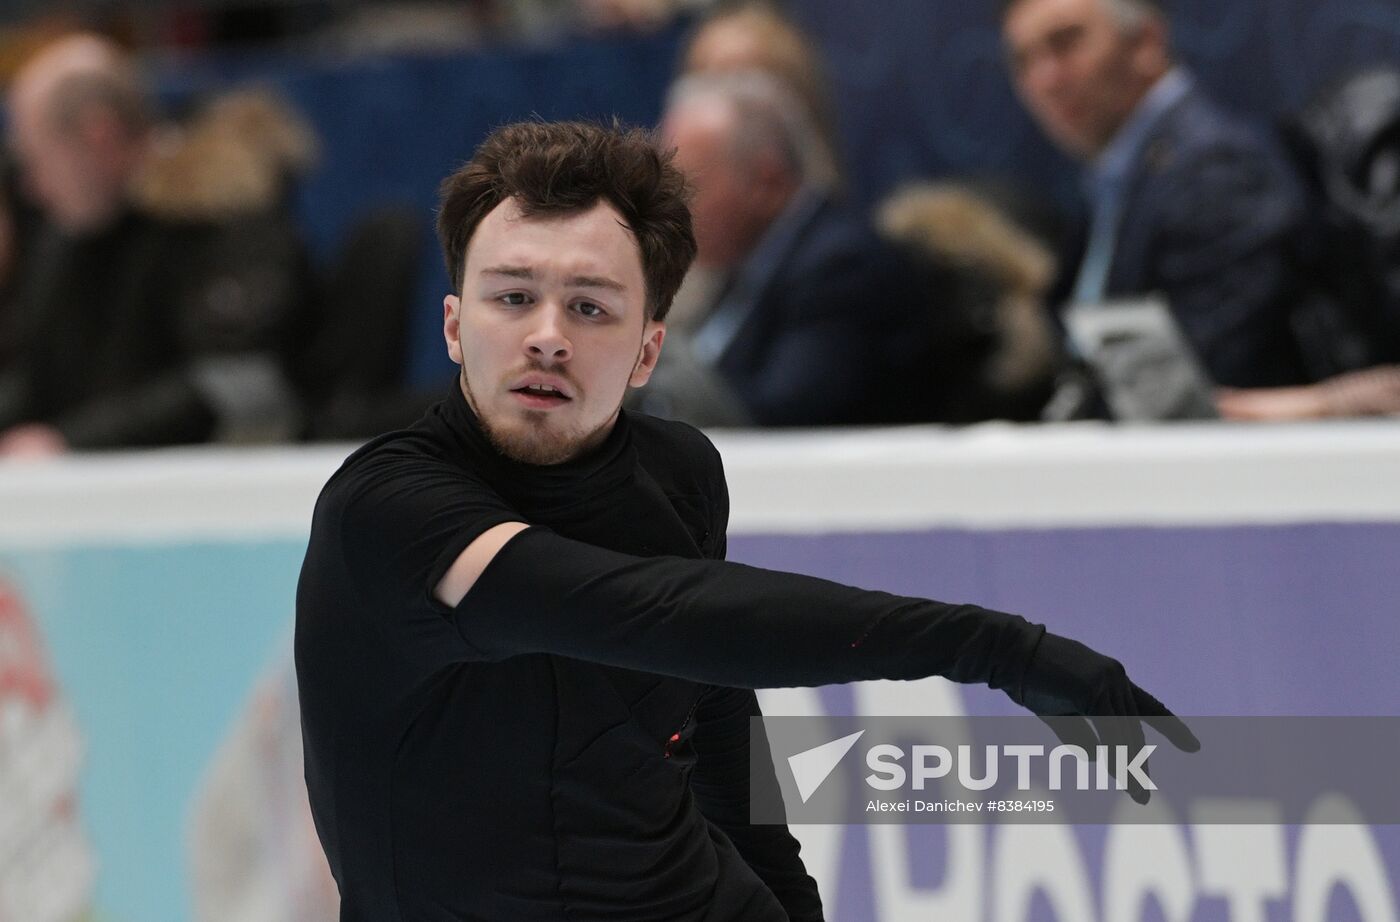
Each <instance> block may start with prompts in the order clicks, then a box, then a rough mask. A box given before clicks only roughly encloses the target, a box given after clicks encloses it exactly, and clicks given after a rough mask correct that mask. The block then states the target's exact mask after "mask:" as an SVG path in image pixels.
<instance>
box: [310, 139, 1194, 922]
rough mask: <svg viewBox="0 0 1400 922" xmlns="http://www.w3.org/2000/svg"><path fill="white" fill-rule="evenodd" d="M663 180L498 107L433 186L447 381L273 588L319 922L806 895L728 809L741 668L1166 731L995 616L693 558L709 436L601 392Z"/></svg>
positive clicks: (623, 346) (662, 242) (624, 340)
mask: <svg viewBox="0 0 1400 922" xmlns="http://www.w3.org/2000/svg"><path fill="white" fill-rule="evenodd" d="M682 188H683V180H682V178H681V176H680V174H679V173H678V172H677V171H676V170H675V169H674V168H672V167H671V166H670V165H669V163H668V162H667V161H666V158H665V157H664V156H663V155H661V154H660V153H659V152H658V151H657V149H656V148H655V147H654V146H653V145H652V144H651V143H650V139H649V138H648V137H647V136H646V135H644V134H642V133H639V132H636V133H625V132H621V131H618V130H613V129H607V128H602V127H598V126H594V125H584V124H569V123H565V124H543V123H526V124H519V125H510V126H506V127H504V128H502V129H499V130H498V131H496V132H495V133H493V134H492V135H491V136H490V137H489V138H487V140H486V141H485V142H484V143H483V144H482V146H481V147H480V148H479V149H478V150H477V152H476V154H475V156H474V157H473V159H472V160H471V162H470V163H468V164H467V165H466V166H465V167H463V168H462V169H461V170H460V171H458V172H457V173H455V174H454V175H453V176H451V177H449V179H448V180H447V181H446V183H445V184H444V187H443V203H442V208H441V211H440V214H439V225H438V226H439V232H440V234H441V236H442V240H443V245H444V247H443V248H444V251H445V254H446V260H447V265H448V268H449V272H450V274H451V276H452V278H453V282H454V293H453V294H450V295H448V296H447V297H446V298H445V299H444V305H443V306H444V311H443V315H444V319H443V330H444V335H445V338H446V341H447V349H448V352H449V354H450V355H451V356H452V358H453V359H454V360H455V361H456V362H458V363H459V364H460V365H461V366H462V373H461V376H460V379H459V380H458V381H457V382H454V386H453V387H452V389H451V391H450V393H449V394H448V395H447V398H446V399H445V400H444V401H442V402H441V403H439V404H437V405H436V406H435V407H433V408H432V409H431V410H430V411H429V412H428V414H427V415H426V416H425V417H424V418H423V419H422V420H421V421H420V422H418V423H417V424H416V425H414V426H413V427H411V428H409V429H405V430H402V431H399V432H394V433H390V434H388V435H385V436H382V437H381V438H379V439H377V440H375V441H373V442H371V443H369V444H368V445H366V446H365V447H364V448H362V449H360V450H359V451H357V452H356V453H355V454H354V455H352V456H351V457H350V458H349V459H348V460H347V461H346V463H345V464H344V466H343V467H342V468H341V469H340V470H339V471H338V472H337V473H336V474H335V475H334V476H333V477H332V479H331V481H330V482H329V483H328V484H327V485H326V488H325V490H324V491H323V492H322V495H321V498H320V500H319V501H318V503H317V507H316V512H315V517H314V520H313V523H312V535H311V541H310V544H309V546H308V549H307V555H306V560H305V563H304V565H303V568H302V573H301V580H300V584H299V586H298V591H297V629H296V665H297V680H298V686H299V697H300V702H301V715H302V728H303V738H304V741H305V757H306V780H307V786H308V789H309V793H310V800H311V807H312V814H313V816H314V818H315V822H316V829H317V832H318V834H319V836H320V839H321V843H322V845H323V847H324V848H325V850H326V854H327V857H328V858H329V861H330V866H331V869H332V871H333V873H334V875H335V878H336V881H337V883H338V885H339V888H340V894H341V900H342V904H341V919H343V920H347V922H361V920H376V922H378V920H384V919H412V920H415V922H417V920H467V919H511V920H515V922H530V920H554V922H562V920H564V919H571V920H602V919H607V920H638V922H640V920H657V919H666V920H672V922H701V920H705V922H788V920H800V922H815V920H820V919H821V918H822V907H821V900H820V898H819V896H818V893H817V888H816V885H815V883H814V882H813V881H812V879H811V878H810V877H809V876H808V875H807V873H806V870H805V869H804V867H803V864H802V861H801V858H800V857H799V855H798V847H797V843H796V841H795V840H794V839H793V838H792V836H791V835H790V834H789V833H788V830H787V829H786V827H784V826H781V825H751V824H750V822H749V799H750V796H751V795H752V796H762V794H761V793H755V792H753V791H751V789H750V776H749V746H750V739H749V719H750V717H751V716H756V715H758V714H759V709H758V704H757V699H756V698H755V696H754V693H753V691H752V689H753V688H755V687H759V686H770V685H771V686H793V685H815V684H822V683H830V682H847V681H854V680H859V679H874V678H881V677H883V678H915V677H922V676H926V675H931V674H939V675H945V676H948V677H950V678H952V679H954V680H957V681H964V682H986V683H989V684H990V685H992V686H993V687H995V688H1000V689H1004V690H1006V691H1007V693H1008V694H1010V695H1011V696H1012V698H1013V699H1015V700H1016V701H1018V702H1022V703H1024V704H1025V705H1026V706H1027V707H1029V708H1031V709H1032V710H1034V711H1036V712H1037V713H1041V714H1096V715H1115V714H1116V715H1129V719H1128V720H1124V721H1107V722H1104V721H1099V722H1098V723H1096V724H1095V726H1096V728H1097V729H1098V730H1099V732H1100V733H1101V734H1104V735H1106V736H1107V737H1108V738H1109V740H1110V741H1118V740H1121V741H1122V742H1124V743H1139V742H1140V741H1141V739H1142V726H1141V722H1140V721H1139V719H1138V716H1137V715H1143V716H1144V717H1145V718H1147V719H1149V720H1152V721H1153V723H1154V725H1156V726H1158V727H1159V728H1160V729H1162V730H1163V731H1164V732H1165V733H1167V734H1168V737H1169V738H1171V739H1173V740H1174V741H1176V742H1178V744H1180V745H1184V746H1187V747H1190V746H1192V745H1194V744H1193V738H1192V737H1191V735H1190V731H1189V730H1186V729H1185V727H1184V726H1182V725H1181V724H1180V723H1179V722H1177V721H1176V720H1175V719H1174V718H1172V717H1170V716H1169V714H1168V713H1167V711H1166V710H1165V708H1163V707H1162V706H1161V705H1160V704H1158V703H1157V702H1155V701H1154V700H1153V699H1152V698H1151V697H1150V696H1149V695H1147V694H1146V693H1145V692H1142V691H1141V690H1140V689H1138V688H1137V687H1136V686H1134V685H1133V684H1132V683H1131V682H1130V681H1129V680H1128V678H1127V676H1126V675H1125V674H1124V671H1123V668H1122V666H1120V665H1119V664H1118V663H1116V662H1114V661H1113V660H1110V659H1108V658H1107V657H1104V656H1101V655H1099V654H1097V653H1094V652H1093V651H1091V650H1089V649H1088V648H1086V647H1084V646H1082V645H1080V644H1077V643H1075V642H1073V641H1070V640H1066V639H1064V638H1061V637H1057V636H1056V635H1054V634H1050V633H1047V632H1046V631H1045V629H1044V628H1043V627H1041V626H1039V625H1033V624H1030V623H1028V622H1026V621H1024V620H1022V619H1021V618H1018V617H1016V616H1014V615H1007V614H1001V613H998V612H992V611H988V610H985V609H981V608H977V607H975V606H968V605H945V604H942V603H938V602H930V601H927V600H920V599H907V598H900V597H897V596H892V595H887V594H885V593H879V592H867V591H863V590H858V589H852V588H849V587H846V586H840V585H837V584H835V583H829V582H826V581H823V580H819V579H813V578H809V577H802V576H794V575H790V574H784V573H777V572H772V571H766V570H760V569H755V568H751V567H744V566H740V565H737V564H730V563H726V562H724V561H723V557H724V554H725V529H726V526H727V520H728V511H729V506H728V496H727V492H726V488H725V482H724V473H723V470H722V467H721V463H720V458H719V455H718V454H717V453H716V452H715V450H714V448H713V446H711V444H710V443H709V441H708V440H707V439H706V438H705V436H704V435H702V434H701V433H700V432H699V431H697V430H695V429H693V428H691V427H690V426H688V425H686V424H683V423H679V422H669V421H663V420H659V419H654V418H652V417H648V416H645V415H641V414H634V413H631V412H630V411H623V410H621V409H620V407H621V403H622V397H623V394H624V392H625V391H626V390H627V389H628V388H629V387H640V386H641V385H643V384H645V383H646V382H647V380H648V378H649V377H650V376H651V373H652V371H653V369H655V367H656V363H657V360H658V358H659V356H660V353H661V347H662V343H663V341H664V340H665V337H666V326H665V318H666V312H667V310H668V308H669V307H670V304H671V300H672V298H673V297H674V295H675V291H676V289H677V287H678V286H679V285H680V282H681V279H682V277H683V276H684V274H685V270H686V267H687V266H688V265H689V263H690V260H691V258H692V256H693V254H694V251H695V242H694V237H693V235H692V233H691V229H690V216H689V213H688V212H687V210H686V207H685V204H684V200H683V197H682ZM1088 728H1089V727H1088V725H1087V724H1085V725H1083V729H1085V730H1088ZM1109 728H1114V729H1109ZM754 745H755V746H759V747H761V746H763V743H762V742H761V738H759V737H755V740H754ZM756 758H757V763H756V764H757V765H759V766H762V765H766V764H768V763H767V762H766V761H765V759H766V758H767V757H766V754H764V753H762V752H757V753H756ZM771 778H772V776H771V771H770V772H769V781H770V782H771ZM760 781H761V782H762V781H763V779H762V778H760ZM766 786H768V787H770V788H772V789H774V790H776V786H775V785H772V784H768V785H766ZM1138 793H1139V794H1145V792H1138Z"/></svg>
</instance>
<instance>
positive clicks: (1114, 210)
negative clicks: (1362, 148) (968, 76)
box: [1002, 0, 1304, 386]
mask: <svg viewBox="0 0 1400 922" xmlns="http://www.w3.org/2000/svg"><path fill="white" fill-rule="evenodd" d="M1002 10H1003V12H1002V28H1003V37H1004V40H1005V44H1006V47H1007V52H1008V55H1009V58H1010V63H1011V69H1012V75H1013V78H1014V81H1015V83H1016V87H1017V90H1018V92H1019V93H1020V95H1021V98H1022V100H1023V101H1024V103H1025V105H1026V107H1027V108H1028V109H1029V110H1030V112H1031V114H1032V115H1033V116H1034V117H1035V118H1036V120H1037V121H1038V122H1039V123H1040V125H1041V127H1042V128H1043V129H1044V130H1045V132H1046V134H1048V135H1049V136H1050V138H1051V140H1053V141H1054V142H1055V143H1056V144H1057V145H1059V146H1060V147H1061V148H1062V149H1064V150H1065V151H1066V152H1067V153H1069V154H1070V155H1072V156H1074V157H1075V158H1077V159H1079V160H1080V161H1082V162H1083V163H1084V164H1085V167H1086V171H1085V185H1086V191H1087V193H1088V199H1089V204H1090V206H1091V213H1092V219H1091V222H1090V228H1089V234H1088V243H1087V247H1086V249H1085V252H1084V255H1083V257H1082V259H1081V261H1080V263H1079V267H1078V271H1077V275H1076V277H1075V284H1074V292H1073V299H1074V300H1075V301H1077V302H1089V303H1093V302H1099V301H1103V300H1105V299H1110V298H1115V297H1120V296H1132V295H1141V294H1151V293H1161V294H1163V295H1165V296H1166V298H1167V300H1168V302H1169V303H1170V305H1171V310H1172V313H1173V315H1174V316H1175V317H1176V320H1177V322H1178V323H1179V324H1180V326H1181V328H1182V330H1183V332H1184V333H1185V336H1186V338H1187V340H1188V341H1189V342H1190V344H1191V345H1192V346H1193V348H1194V349H1195V350H1196V352H1197V354H1198V356H1199V358H1200V360H1201V363H1202V365H1203V366H1204V368H1205V370H1206V372H1207V373H1208V374H1209V375H1210V376H1211V377H1212V378H1213V379H1214V380H1215V381H1216V382H1217V383H1219V384H1226V385H1233V386H1258V385H1271V384H1287V383H1294V382H1296V381H1298V380H1299V379H1300V377H1301V370H1300V366H1299V359H1298V356H1297V348H1296V346H1295V344H1294V340H1293V336H1292V333H1291V331H1290V326H1289V319H1288V318H1289V300H1290V296H1291V295H1292V294H1293V293H1294V292H1295V291H1296V289H1297V281H1296V278H1295V273H1296V268H1295V262H1296V255H1295V248H1296V245H1297V240H1298V235H1299V231H1300V228H1301V225H1302V220H1303V216H1304V211H1303V200H1302V193H1301V191H1300V190H1299V188H1298V187H1297V185H1296V182H1295V180H1294V178H1293V176H1292V174H1291V173H1290V172H1289V168H1288V167H1287V165H1286V163H1285V161H1284V159H1283V155H1282V153H1281V151H1279V150H1278V149H1276V147H1275V146H1274V145H1273V144H1272V143H1270V142H1269V141H1267V140H1266V139H1265V138H1264V137H1262V136H1261V135H1258V134H1256V133H1254V132H1252V131H1251V130H1250V129H1248V128H1247V127H1245V126H1244V125H1243V124H1241V123H1240V122H1239V121H1238V120H1236V119H1235V118H1233V117H1231V116H1229V115H1227V114H1226V113H1225V112H1223V111H1222V110H1221V109H1220V108H1218V107H1217V106H1216V105H1215V104H1214V103H1213V102H1212V101H1211V100H1210V99H1209V98H1207V96H1206V94H1205V93H1204V92H1203V91H1202V90H1201V88H1200V87H1199V86H1198V85H1197V84H1196V81H1195V79H1194V78H1193V77H1192V76H1191V74H1189V73H1188V72H1187V71H1185V70H1184V69H1183V68H1181V67H1179V66H1177V65H1176V64H1175V63H1174V62H1173V60H1172V55H1171V49H1170V44H1169V41H1168V27H1167V22H1166V19H1165V17H1164V15H1163V13H1162V10H1161V8H1160V6H1159V5H1158V2H1157V0H1007V2H1005V3H1004V4H1003V7H1002Z"/></svg>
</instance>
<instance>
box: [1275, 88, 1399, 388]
mask: <svg viewBox="0 0 1400 922" xmlns="http://www.w3.org/2000/svg"><path fill="white" fill-rule="evenodd" d="M1286 129H1287V132H1286V134H1287V136H1288V138H1289V140H1290V142H1291V147H1292V148H1293V151H1294V153H1295V155H1296V157H1297V159H1298V161H1299V164H1300V166H1301V168H1302V171H1303V174H1304V176H1305V177H1306V179H1307V181H1308V188H1309V190H1310V191H1311V192H1312V197H1313V201H1312V203H1311V204H1312V211H1313V213H1314V214H1315V215H1316V224H1317V227H1318V230H1319V233H1318V237H1319V241H1318V242H1319V247H1318V250H1319V254H1318V255H1319V258H1318V259H1317V261H1316V264H1315V266H1314V267H1313V273H1314V276H1315V278H1316V280H1317V284H1316V286H1315V287H1316V291H1315V292H1310V293H1312V294H1314V295H1315V297H1314V298H1313V299H1311V300H1310V301H1309V302H1307V303H1306V304H1305V309H1304V310H1301V311H1300V312H1299V314H1298V316H1297V319H1296V321H1295V322H1296V323H1297V324H1298V325H1299V326H1300V333H1302V334H1303V336H1304V337H1305V338H1304V340H1303V345H1304V346H1305V351H1304V357H1305V359H1306V360H1307V362H1308V371H1309V373H1310V375H1311V376H1312V377H1314V378H1317V379H1321V378H1326V377H1330V376H1334V375H1337V374H1338V373H1340V372H1345V371H1350V370H1354V369H1357V368H1361V367H1364V366H1367V365H1372V364H1381V363H1384V362H1397V361H1400V69H1396V68H1395V67H1376V68H1368V69H1366V70H1363V71H1361V72H1359V73H1355V74H1351V75H1349V76H1348V77H1346V78H1345V79H1343V80H1341V81H1338V82H1337V83H1336V84H1334V85H1332V86H1329V87H1327V88H1326V89H1325V90H1323V91H1322V92H1320V93H1319V94H1318V95H1317V97H1316V98H1314V99H1313V100H1312V101H1311V102H1310V103H1309V105H1308V106H1307V107H1306V108H1305V109H1304V110H1303V111H1302V112H1301V113H1299V114H1298V115H1297V116H1296V117H1295V118H1294V119H1291V120H1290V121H1289V123H1288V124H1287V125H1286Z"/></svg>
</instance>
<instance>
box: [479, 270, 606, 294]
mask: <svg viewBox="0 0 1400 922" xmlns="http://www.w3.org/2000/svg"><path fill="white" fill-rule="evenodd" d="M481 274H482V275H499V276H505V277H506V278H512V279H522V280H524V281H527V282H533V281H534V280H535V271H534V270H533V269H531V268H530V267H529V266H492V267H491V268H489V269H482V270H481ZM564 284H565V285H568V286H569V287H570V288H604V289H607V290H608V291H623V292H625V291H626V290H627V286H626V285H624V284H622V283H621V282H618V281H615V280H613V279H610V278H608V277H607V276H603V275H573V276H570V277H569V278H566V279H565V280H564Z"/></svg>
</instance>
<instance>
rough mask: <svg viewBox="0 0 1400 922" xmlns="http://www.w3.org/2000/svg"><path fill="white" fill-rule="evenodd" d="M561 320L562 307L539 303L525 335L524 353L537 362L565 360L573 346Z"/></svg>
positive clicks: (567, 358) (572, 350) (572, 351)
mask: <svg viewBox="0 0 1400 922" xmlns="http://www.w3.org/2000/svg"><path fill="white" fill-rule="evenodd" d="M563 320H564V311H563V308H561V307H560V306H558V305H554V304H544V305H541V307H540V310H537V311H535V316H534V318H533V322H532V324H531V327H530V330H529V332H528V333H527V334H526V335H525V341H524V343H523V346H524V349H525V354H526V355H528V356H530V358H532V359H534V360H535V361H537V362H545V363H550V362H567V361H568V360H569V358H570V357H571V356H573V354H574V346H573V343H571V342H569V337H568V336H567V335H566V334H565V332H564V325H563Z"/></svg>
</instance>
